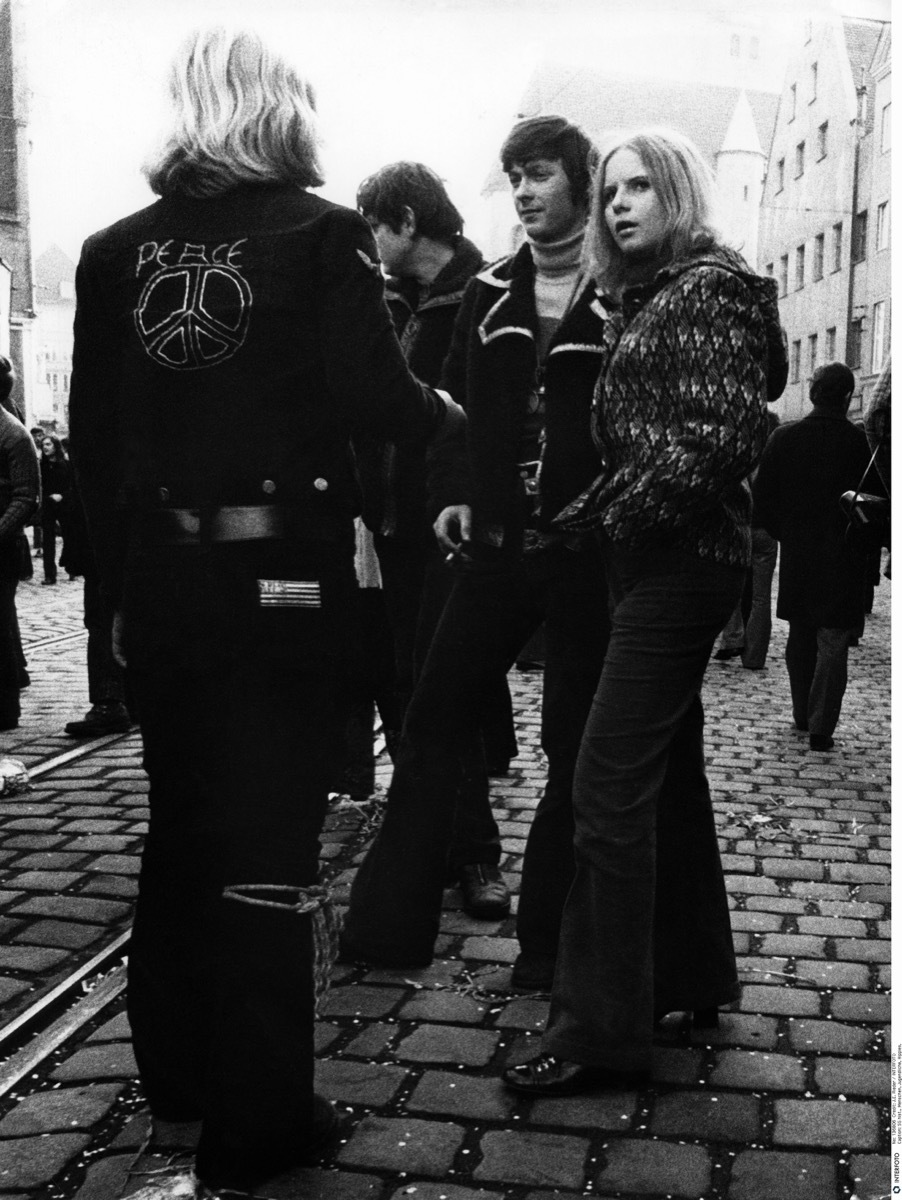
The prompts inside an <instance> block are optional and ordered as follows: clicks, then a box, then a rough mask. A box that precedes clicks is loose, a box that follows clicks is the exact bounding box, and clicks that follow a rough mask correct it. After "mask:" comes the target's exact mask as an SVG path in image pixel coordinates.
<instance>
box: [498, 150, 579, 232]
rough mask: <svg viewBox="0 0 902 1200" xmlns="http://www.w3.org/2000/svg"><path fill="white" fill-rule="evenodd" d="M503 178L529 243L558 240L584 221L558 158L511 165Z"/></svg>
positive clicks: (532, 160) (536, 159)
mask: <svg viewBox="0 0 902 1200" xmlns="http://www.w3.org/2000/svg"><path fill="white" fill-rule="evenodd" d="M507 177H508V179H509V180H510V185H511V194H512V195H513V198H514V207H515V208H516V210H517V216H518V217H519V218H520V222H521V224H522V225H523V228H524V229H525V230H526V235H527V237H528V238H529V239H530V240H531V241H533V242H556V241H559V240H560V239H561V238H562V237H565V236H566V235H567V234H568V233H571V232H572V231H573V229H574V227H575V226H576V225H577V224H579V222H580V221H581V220H584V219H585V208H584V207H583V206H582V205H580V204H576V203H575V202H574V200H573V196H572V194H571V190H570V180H569V179H568V178H567V172H566V171H565V170H564V165H563V163H562V162H561V161H560V159H557V158H531V159H529V161H528V162H524V163H514V164H513V166H512V167H511V169H510V170H509V171H508V173H507Z"/></svg>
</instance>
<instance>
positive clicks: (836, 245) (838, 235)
mask: <svg viewBox="0 0 902 1200" xmlns="http://www.w3.org/2000/svg"><path fill="white" fill-rule="evenodd" d="M841 268H842V221H837V222H836V224H835V225H834V226H833V270H834V271H839V270H840V269H841Z"/></svg>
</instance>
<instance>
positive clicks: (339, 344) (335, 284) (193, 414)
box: [70, 185, 445, 597]
mask: <svg viewBox="0 0 902 1200" xmlns="http://www.w3.org/2000/svg"><path fill="white" fill-rule="evenodd" d="M76 292H77V311H76V318H75V350H74V358H73V378H72V388H71V396H70V437H71V447H72V454H73V461H74V463H75V466H76V472H77V475H78V478H79V484H80V490H81V494H82V497H83V501H84V505H85V511H86V515H87V518H88V525H89V530H90V533H91V538H92V542H93V545H94V549H95V552H96V555H97V560H98V566H99V569H100V572H101V576H102V578H103V580H104V583H105V586H106V588H107V590H108V591H109V592H110V593H111V594H112V595H113V596H114V597H116V596H117V595H118V592H119V590H120V587H121V578H122V572H123V564H124V561H125V557H126V553H127V545H128V541H129V536H130V532H131V531H133V529H134V527H135V523H136V521H138V522H139V523H140V519H141V518H142V516H145V515H146V514H147V513H148V512H152V511H153V510H156V509H160V508H163V509H165V508H167V507H174V508H180V509H198V510H215V509H216V508H217V507H219V506H224V505H226V506H260V505H270V504H277V505H280V506H282V507H283V508H284V509H285V510H286V511H288V512H290V514H291V518H292V534H293V536H295V537H298V538H301V539H304V538H312V539H329V538H337V537H342V536H345V535H346V534H347V531H348V530H349V528H350V523H351V518H352V516H353V515H354V514H356V513H357V512H358V511H359V495H358V489H357V485H356V482H355V476H354V471H353V465H352V459H351V453H350V445H349V441H350V438H351V436H352V435H354V434H361V435H364V434H368V433H372V434H375V435H378V436H385V437H390V438H399V439H404V438H405V437H408V436H416V435H422V434H423V433H424V432H425V433H426V434H427V435H428V434H429V433H431V432H432V431H433V430H435V429H436V428H438V427H439V426H440V425H441V423H442V422H443V420H444V413H445V405H444V403H443V402H442V401H441V399H440V398H439V397H437V396H436V395H435V393H434V392H432V391H431V390H430V389H429V388H426V387H424V386H423V385H421V384H419V383H418V382H417V381H416V380H415V379H414V378H413V377H412V376H411V375H410V374H409V372H408V370H407V367H406V364H405V362H404V357H403V355H402V353H401V350H400V347H399V345H398V342H397V339H396V337H395V335H394V332H393V329H392V323H391V318H390V316H389V313H388V310H387V308H386V307H385V303H384V300H383V283H382V276H381V273H380V270H379V265H378V262H377V254H376V248H375V243H374V241H373V237H372V234H371V232H370V230H369V227H368V226H367V224H366V222H365V221H364V220H363V218H362V217H360V216H359V215H358V214H357V213H354V212H351V211H350V210H348V209H344V208H341V207H339V206H338V205H335V204H332V203H330V202H329V201H327V200H324V199H322V198H321V197H318V196H313V195H309V194H308V193H307V192H305V191H303V190H301V189H299V188H297V187H294V186H290V185H255V186H245V187H239V188H235V189H234V190H232V191H229V192H227V193H225V194H223V195H221V196H219V197H216V198H213V199H204V200H198V199H191V198H187V197H182V196H178V197H169V198H164V199H161V200H158V201H157V202H156V203H155V204H152V205H150V206H149V207H148V208H145V209H143V210H142V211H140V212H138V213H135V214H134V215H132V216H130V217H127V218H126V219H125V220H123V221H119V222H118V223H117V224H115V225H112V226H111V227H110V228H108V229H106V230H103V231H102V232H100V233H98V234H95V235H94V236H93V237H92V238H89V239H88V241H87V242H86V243H85V246H84V249H83V252H82V257H81V262H80V264H79V268H78V273H77V277H76Z"/></svg>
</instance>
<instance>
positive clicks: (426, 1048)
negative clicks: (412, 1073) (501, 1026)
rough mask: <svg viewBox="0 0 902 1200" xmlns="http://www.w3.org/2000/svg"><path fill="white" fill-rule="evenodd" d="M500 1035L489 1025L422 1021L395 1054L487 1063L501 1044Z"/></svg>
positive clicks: (427, 1059)
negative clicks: (462, 1026) (459, 1025)
mask: <svg viewBox="0 0 902 1200" xmlns="http://www.w3.org/2000/svg"><path fill="white" fill-rule="evenodd" d="M499 1040H500V1035H499V1034H497V1033H493V1032H491V1031H490V1030H488V1029H459V1028H457V1026H454V1025H421V1026H420V1027H419V1029H415V1030H414V1031H413V1033H411V1034H409V1035H408V1036H407V1037H405V1038H403V1039H402V1041H401V1042H400V1044H399V1045H398V1048H397V1049H396V1050H395V1054H396V1055H397V1057H398V1058H401V1059H407V1060H408V1061H409V1062H426V1063H428V1062H436V1063H438V1062H445V1063H456V1064H458V1065H460V1066H466V1067H484V1066H485V1065H486V1064H487V1063H488V1062H489V1061H490V1060H491V1058H492V1055H493V1054H494V1053H495V1050H496V1049H497V1047H498V1042H499Z"/></svg>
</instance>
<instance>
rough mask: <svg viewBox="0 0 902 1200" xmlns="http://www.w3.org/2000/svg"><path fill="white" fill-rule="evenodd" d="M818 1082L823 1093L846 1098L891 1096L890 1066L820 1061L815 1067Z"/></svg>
mask: <svg viewBox="0 0 902 1200" xmlns="http://www.w3.org/2000/svg"><path fill="white" fill-rule="evenodd" d="M814 1082H815V1083H816V1084H817V1086H818V1088H819V1089H820V1091H822V1092H830V1093H832V1094H833V1095H839V1094H840V1093H841V1094H843V1095H846V1096H881V1097H886V1096H889V1094H890V1067H889V1063H888V1062H854V1061H851V1060H850V1059H847V1058H820V1059H818V1061H817V1062H816V1063H815V1066H814Z"/></svg>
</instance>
